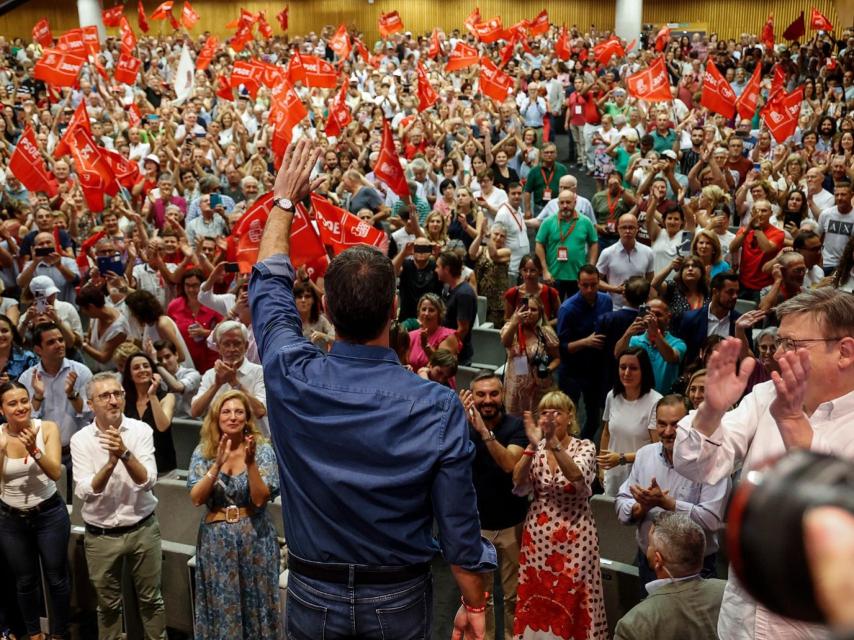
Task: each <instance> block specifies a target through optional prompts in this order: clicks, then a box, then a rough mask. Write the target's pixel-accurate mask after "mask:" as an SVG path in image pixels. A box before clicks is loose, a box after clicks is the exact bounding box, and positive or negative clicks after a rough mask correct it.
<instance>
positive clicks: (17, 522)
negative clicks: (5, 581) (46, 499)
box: [0, 498, 71, 637]
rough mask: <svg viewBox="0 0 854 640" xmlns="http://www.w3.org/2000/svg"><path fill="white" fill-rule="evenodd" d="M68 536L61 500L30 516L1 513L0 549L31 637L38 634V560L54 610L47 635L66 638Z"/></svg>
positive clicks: (39, 585) (68, 584)
mask: <svg viewBox="0 0 854 640" xmlns="http://www.w3.org/2000/svg"><path fill="white" fill-rule="evenodd" d="M51 499H53V498H51ZM70 535H71V522H70V521H69V518H68V510H67V509H66V507H65V502H64V501H63V500H62V499H61V498H59V499H57V500H55V504H53V505H52V506H50V507H48V508H46V509H45V510H44V511H42V512H41V513H38V514H35V515H33V516H20V515H14V514H9V513H7V512H6V511H5V510H0V549H2V553H3V554H4V555H5V557H6V562H7V563H8V565H9V567H11V569H12V575H14V576H15V585H16V588H17V592H18V606H19V607H20V609H21V613H22V614H23V616H24V623H25V625H26V627H27V633H29V634H30V635H35V634H38V633H41V630H40V627H39V616H40V615H41V603H42V595H41V591H40V589H41V574H40V572H39V558H41V561H42V565H43V566H44V572H45V575H46V576H47V582H48V591H49V593H50V599H51V605H52V607H53V615H52V616H51V620H50V632H51V634H54V635H60V636H63V637H68V618H69V609H70V601H71V582H70V579H69V577H68V539H69V537H70Z"/></svg>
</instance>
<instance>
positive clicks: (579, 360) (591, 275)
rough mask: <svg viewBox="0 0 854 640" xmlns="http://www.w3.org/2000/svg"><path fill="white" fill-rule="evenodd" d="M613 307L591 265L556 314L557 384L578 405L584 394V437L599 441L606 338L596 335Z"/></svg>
mask: <svg viewBox="0 0 854 640" xmlns="http://www.w3.org/2000/svg"><path fill="white" fill-rule="evenodd" d="M613 308H614V304H613V302H612V301H611V296H609V295H608V294H607V293H602V292H600V291H599V272H598V271H597V270H596V267H594V266H593V265H591V264H586V265H584V266H583V267H581V269H579V270H578V293H576V294H575V295H573V296H570V297H569V298H567V299H566V300H564V301H563V304H562V305H560V309H559V310H558V312H557V335H558V339H559V341H560V368H559V369H558V385H559V386H560V389H561V391H563V392H564V393H566V394H567V395H568V396H569V397H570V398H572V401H573V402H574V403H575V406H576V407H577V406H578V400H579V399H580V398H581V396H582V394H583V395H584V411H585V419H584V426H583V427H582V428H581V437H582V438H584V439H587V440H593V441H594V442H598V440H596V439H595V438H596V432H597V431H598V430H599V424H600V418H601V416H600V413H601V411H602V403H603V402H604V400H605V394H606V393H607V388H605V384H604V383H605V370H604V369H603V367H602V361H603V360H604V358H603V357H602V347H603V346H604V344H605V336H603V335H602V334H600V333H596V332H595V327H596V322H597V321H598V320H599V318H601V317H602V316H604V315H605V314H606V313H609V312H610V311H611V310H612V309H613Z"/></svg>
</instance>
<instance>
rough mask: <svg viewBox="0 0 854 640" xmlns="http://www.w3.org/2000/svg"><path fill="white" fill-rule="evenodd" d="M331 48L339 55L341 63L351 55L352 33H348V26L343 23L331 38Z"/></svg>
mask: <svg viewBox="0 0 854 640" xmlns="http://www.w3.org/2000/svg"><path fill="white" fill-rule="evenodd" d="M329 48H330V49H332V50H333V51H334V52H335V55H337V56H338V61H339V64H340V63H343V62H344V61H345V60H346V59H347V58H349V57H350V51H351V50H352V48H353V47H352V45H351V44H350V34H349V33H347V27H346V26H344V24H343V23H342V24H341V25H340V26H339V27H338V30H337V31H336V32H335V33H334V34H333V35H332V37H331V38H329Z"/></svg>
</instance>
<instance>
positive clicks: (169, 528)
mask: <svg viewBox="0 0 854 640" xmlns="http://www.w3.org/2000/svg"><path fill="white" fill-rule="evenodd" d="M154 496H155V497H156V498H157V519H158V520H159V521H160V537H161V538H162V539H163V540H169V541H171V542H180V543H181V544H188V545H195V544H196V539H197V538H198V533H199V522H200V521H201V519H202V515H203V514H204V511H205V509H204V507H195V506H194V505H193V502H192V501H191V500H190V491H189V489H187V483H186V482H185V481H182V480H174V479H172V478H161V479H160V480H158V481H157V484H155V485H154Z"/></svg>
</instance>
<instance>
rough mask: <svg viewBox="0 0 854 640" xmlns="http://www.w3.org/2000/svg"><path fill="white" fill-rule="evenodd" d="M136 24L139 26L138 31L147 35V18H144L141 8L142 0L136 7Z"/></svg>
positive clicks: (143, 9) (142, 8) (143, 8)
mask: <svg viewBox="0 0 854 640" xmlns="http://www.w3.org/2000/svg"><path fill="white" fill-rule="evenodd" d="M136 23H137V24H138V25H139V29H140V31H142V32H143V33H148V29H149V27H148V18H146V17H145V7H143V6H142V0H139V2H138V3H137V5H136Z"/></svg>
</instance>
